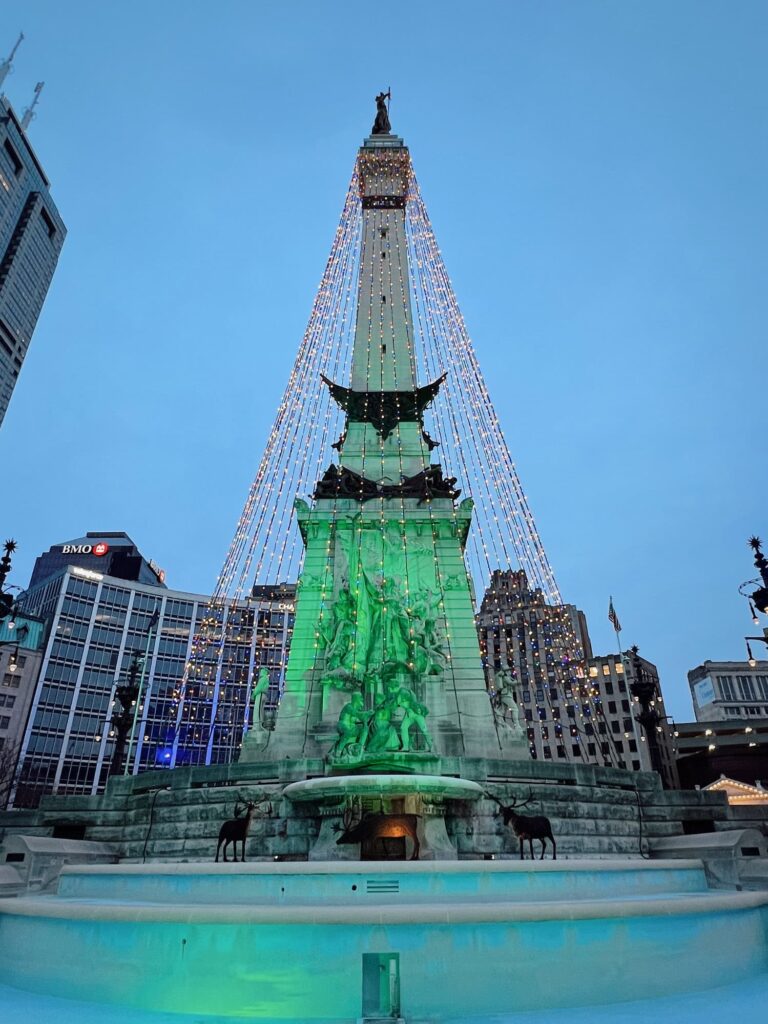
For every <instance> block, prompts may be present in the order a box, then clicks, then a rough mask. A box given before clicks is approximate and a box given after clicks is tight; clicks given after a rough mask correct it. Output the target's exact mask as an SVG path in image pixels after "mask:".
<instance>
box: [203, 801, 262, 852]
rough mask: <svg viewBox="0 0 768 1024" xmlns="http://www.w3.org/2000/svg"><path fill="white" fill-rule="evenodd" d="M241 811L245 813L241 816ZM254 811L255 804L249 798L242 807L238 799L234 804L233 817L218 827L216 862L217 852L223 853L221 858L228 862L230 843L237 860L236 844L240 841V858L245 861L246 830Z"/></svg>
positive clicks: (247, 830) (249, 826) (248, 829)
mask: <svg viewBox="0 0 768 1024" xmlns="http://www.w3.org/2000/svg"><path fill="white" fill-rule="evenodd" d="M258 802H259V803H262V802H263V801H262V800H259V801H258ZM268 806H269V805H268ZM243 811H245V815H244V816H243V817H241V815H242V814H243ZM255 811H256V804H255V803H254V801H253V800H249V801H248V802H247V803H246V804H244V805H243V807H241V806H240V801H238V802H237V803H236V804H235V816H234V818H230V819H229V821H225V822H224V823H223V824H222V826H221V828H220V829H219V841H218V843H217V846H216V863H218V861H219V852H222V853H223V860H224V861H225V863H229V858H228V857H227V847H228V846H229V844H230V843H232V844H233V850H234V859H235V861H237V844H238V843H242V850H241V854H242V855H241V858H240V860H241V861H245V842H246V840H247V838H248V832H249V831H250V828H251V821H252V820H253V815H254V813H255ZM222 847H223V849H222Z"/></svg>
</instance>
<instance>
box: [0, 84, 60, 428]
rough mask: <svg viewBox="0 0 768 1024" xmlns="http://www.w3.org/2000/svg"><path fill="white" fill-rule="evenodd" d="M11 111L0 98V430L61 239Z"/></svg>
mask: <svg viewBox="0 0 768 1024" xmlns="http://www.w3.org/2000/svg"><path fill="white" fill-rule="evenodd" d="M49 187H50V183H49V181H48V179H47V177H46V176H45V172H44V171H43V168H42V165H41V164H40V161H39V160H38V158H37V156H36V155H35V152H34V150H33V149H32V146H31V145H30V143H29V139H28V138H27V133H26V130H25V128H24V127H22V123H21V122H20V121H19V119H18V118H17V116H16V114H15V112H14V110H13V107H12V106H11V105H10V103H9V102H8V100H7V99H6V98H5V97H4V96H0V424H2V422H3V418H4V416H5V412H6V410H7V408H8V403H9V402H10V400H11V395H12V393H13V389H14V387H15V386H16V381H17V379H18V376H19V373H20V371H21V367H22V364H23V362H24V357H25V356H26V354H27V349H28V347H29V343H30V340H31V338H32V334H33V332H34V330H35V325H36V324H37V319H38V317H39V316H40V310H41V309H42V307H43V302H44V300H45V296H46V294H47V292H48V288H49V286H50V283H51V279H52V277H53V272H54V270H55V269H56V264H57V262H58V259H59V253H60V252H61V247H62V245H63V244H64V237H65V235H66V233H67V231H66V228H65V227H64V222H63V221H62V219H61V217H60V216H59V211H58V210H57V209H56V206H55V204H54V202H53V200H52V199H51V195H50V192H49Z"/></svg>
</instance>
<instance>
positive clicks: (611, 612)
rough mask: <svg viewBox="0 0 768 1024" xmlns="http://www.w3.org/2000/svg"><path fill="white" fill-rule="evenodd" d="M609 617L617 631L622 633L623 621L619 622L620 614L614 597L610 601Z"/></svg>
mask: <svg viewBox="0 0 768 1024" xmlns="http://www.w3.org/2000/svg"><path fill="white" fill-rule="evenodd" d="M608 618H609V620H610V622H611V625H612V626H613V628H614V629H615V630H616V632H617V633H620V632H621V623H620V622H619V616H618V615H617V614H616V609H615V608H614V607H613V598H611V599H610V601H609V603H608Z"/></svg>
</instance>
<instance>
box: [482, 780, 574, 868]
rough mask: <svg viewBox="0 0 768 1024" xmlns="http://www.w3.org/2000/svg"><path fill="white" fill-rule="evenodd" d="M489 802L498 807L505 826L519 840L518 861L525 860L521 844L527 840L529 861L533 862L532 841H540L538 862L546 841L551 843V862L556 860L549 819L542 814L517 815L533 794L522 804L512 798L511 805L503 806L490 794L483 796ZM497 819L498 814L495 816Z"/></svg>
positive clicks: (553, 838)
mask: <svg viewBox="0 0 768 1024" xmlns="http://www.w3.org/2000/svg"><path fill="white" fill-rule="evenodd" d="M485 795H486V796H487V797H488V799H489V800H493V802H494V803H496V804H498V805H499V808H500V811H501V814H502V816H503V818H504V824H505V825H511V826H512V831H513V832H514V833H515V835H516V836H517V838H518V839H519V840H520V860H525V853H524V851H523V843H524V842H525V840H526V839H527V840H528V846H529V849H530V851H531V860H533V840H534V839H539V840H540V841H541V856H540V857H539V860H544V852H545V850H546V848H547V840H548V839H549V841H550V842H551V843H552V860H557V844H556V843H555V837H554V836H553V835H552V824H551V822H550V820H549V818H545V817H544V815H543V814H536V815H529V814H518V813H517V809H518V808H520V807H526V806H527V805H528V804H529V803H530V802H531V800H532V799H533V793H532V792H529V794H528V799H527V800H523V801H522V803H521V802H520V801H518V800H515V798H514V797H513V798H512V799H513V801H514V802H513V803H512V804H503V803H502V802H501V800H499V799H498V797H495V796H494V795H493V794H492V793H486V794H485ZM497 817H498V814H497Z"/></svg>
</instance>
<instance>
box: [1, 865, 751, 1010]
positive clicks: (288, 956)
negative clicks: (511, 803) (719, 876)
mask: <svg viewBox="0 0 768 1024" xmlns="http://www.w3.org/2000/svg"><path fill="white" fill-rule="evenodd" d="M767 907H768V894H765V893H739V892H734V893H723V892H713V891H710V890H708V889H707V887H706V882H705V878H704V874H703V871H702V867H701V864H700V863H699V862H698V861H674V862H669V861H666V862H664V861H653V862H647V861H641V860H638V861H629V860H622V861H607V860H602V861H581V862H578V863H568V864H567V865H566V864H561V863H560V862H551V861H545V862H536V863H532V862H530V861H528V862H523V863H521V862H518V861H488V862H460V861H454V862H449V863H442V864H440V865H439V866H438V865H435V864H428V863H415V862H412V863H408V862H396V863H393V862H387V863H381V862H371V863H358V864H355V865H350V864H348V863H343V864H339V863H323V864H313V865H309V864H274V863H273V864H265V863H262V864H236V865H235V864H230V865H226V866H224V865H222V864H218V865H213V864H210V865H183V864H160V865H158V864H153V865H114V866H109V865H99V866H94V867H78V868H76V867H69V868H66V869H65V870H64V873H63V874H62V876H61V879H60V884H59V891H58V894H57V895H55V896H48V897H37V898H21V899H9V900H5V901H2V903H0V948H1V949H2V951H3V956H2V958H1V959H0V984H2V985H6V986H10V988H11V989H15V990H24V991H26V992H28V993H35V994H37V995H38V996H40V997H51V996H53V997H57V998H65V999H73V1000H79V1001H85V1002H87V1003H90V1004H108V1005H110V1006H114V1007H122V1008H126V1007H132V1008H135V1010H136V1012H137V1014H139V1016H136V1017H135V1018H131V1019H135V1020H137V1021H139V1020H143V1019H144V1018H143V1017H142V1016H141V1015H140V1013H141V1012H144V1011H160V1012H164V1013H170V1012H173V1013H177V1014H182V1015H187V1016H188V1017H189V1019H190V1020H191V1019H194V1020H195V1021H204V1020H205V1019H206V1018H211V1019H213V1020H222V1021H223V1020H233V1021H234V1020H242V1019H258V1020H262V1021H276V1020H281V1021H283V1022H290V1021H296V1022H298V1021H301V1022H310V1021H325V1022H331V1021H333V1022H342V1021H343V1022H345V1024H349V1022H354V1021H356V1020H358V1019H360V1018H361V1016H362V1007H363V1000H364V998H365V995H364V993H365V991H366V984H368V982H369V981H370V979H368V981H367V980H366V972H370V969H371V964H373V969H374V971H377V970H378V969H379V964H380V963H381V964H387V965H388V968H387V969H388V970H390V971H391V972H392V978H395V977H396V981H397V985H398V986H399V992H400V1008H401V1015H402V1016H403V1017H404V1018H405V1019H406V1020H407V1021H409V1022H411V1021H412V1022H417V1021H458V1020H473V1021H483V1020H488V1021H490V1020H492V1019H494V1018H495V1019H496V1020H501V1019H506V1015H508V1014H512V1013H517V1012H520V1011H524V1010H530V1011H534V1010H536V1011H543V1010H556V1009H557V1008H565V1007H579V1006H594V1005H595V1004H611V1003H620V1002H625V1001H626V1000H633V999H641V998H643V997H647V996H648V995H650V994H653V995H654V996H655V997H671V996H674V995H679V994H683V993H694V992H698V991H700V990H703V989H707V988H709V987H712V986H715V985H720V986H722V985H726V984H730V985H735V984H737V983H742V984H757V983H760V982H761V979H762V978H763V977H764V974H765V972H766V970H768V945H767V944H766V914H767V910H766V908H767ZM371 958H372V959H371ZM6 991H7V990H6ZM18 998H19V997H18V995H16V997H15V999H16V1001H18ZM29 998H30V999H31V1000H32V1002H30V1004H29V1006H30V1009H33V1008H34V1005H35V1004H34V997H33V996H30V997H29ZM110 1012H111V1011H106V1010H105V1011H104V1013H105V1015H106V1016H109V1014H110ZM122 1012H124V1010H123V1011H122ZM86 1016H87V1015H86ZM120 1019H121V1020H122V1019H123V1018H120ZM148 1019H149V1018H148ZM510 1019H514V1018H513V1017H511V1018H510ZM711 1019H713V1018H711ZM182 1020H183V1017H182Z"/></svg>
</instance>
